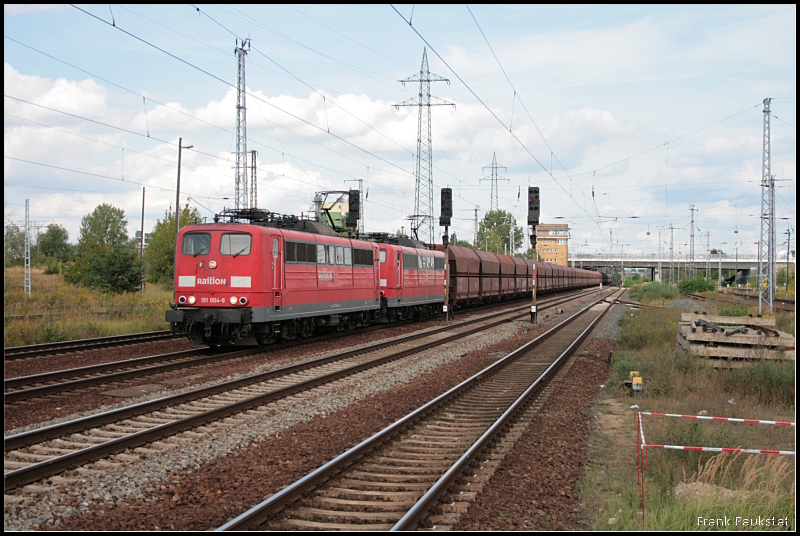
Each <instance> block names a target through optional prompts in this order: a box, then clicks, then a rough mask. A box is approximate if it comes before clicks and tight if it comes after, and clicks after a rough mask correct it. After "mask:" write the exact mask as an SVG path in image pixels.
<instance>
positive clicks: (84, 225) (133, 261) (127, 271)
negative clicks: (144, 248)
mask: <svg viewBox="0 0 800 536" xmlns="http://www.w3.org/2000/svg"><path fill="white" fill-rule="evenodd" d="M127 226H128V222H127V221H126V220H125V211H124V210H122V209H121V208H117V207H114V206H111V205H107V204H105V203H104V204H102V205H99V206H98V207H97V208H95V209H94V211H92V213H91V214H89V215H87V216H84V217H83V219H81V231H80V236H79V237H78V245H77V247H76V258H75V262H74V263H73V264H72V266H69V267H68V268H67V269H66V270H65V271H64V279H66V280H67V281H68V282H70V283H74V284H81V285H85V286H89V287H95V288H100V289H102V290H107V291H114V292H127V291H131V290H135V288H136V287H138V284H139V282H140V281H141V276H142V267H141V262H140V261H139V259H138V258H137V256H136V255H135V251H136V250H135V243H134V241H132V240H129V239H128V233H127ZM131 280H136V284H135V285H133V286H131V284H130V281H131Z"/></svg>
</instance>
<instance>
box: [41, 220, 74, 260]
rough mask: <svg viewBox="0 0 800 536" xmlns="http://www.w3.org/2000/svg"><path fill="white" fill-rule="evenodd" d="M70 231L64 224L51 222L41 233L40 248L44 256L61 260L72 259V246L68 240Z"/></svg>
mask: <svg viewBox="0 0 800 536" xmlns="http://www.w3.org/2000/svg"><path fill="white" fill-rule="evenodd" d="M68 239H69V232H68V231H67V230H66V229H65V228H64V227H62V226H60V225H57V224H55V223H51V224H50V225H48V226H47V230H46V231H45V232H44V233H42V234H41V235H39V241H38V244H37V245H38V250H39V254H40V255H42V256H44V257H52V258H54V259H56V260H59V261H61V262H65V261H68V260H70V258H71V257H72V247H71V246H70V245H69V243H68V242H67V240H68Z"/></svg>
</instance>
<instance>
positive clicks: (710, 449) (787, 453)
mask: <svg viewBox="0 0 800 536" xmlns="http://www.w3.org/2000/svg"><path fill="white" fill-rule="evenodd" d="M643 446H645V447H646V448H649V449H672V450H698V451H702V452H744V453H746V454H780V455H783V456H794V455H795V453H794V451H793V450H767V449H762V450H758V449H731V448H725V447H722V448H719V447H686V446H679V445H647V444H644V443H643Z"/></svg>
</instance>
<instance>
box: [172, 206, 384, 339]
mask: <svg viewBox="0 0 800 536" xmlns="http://www.w3.org/2000/svg"><path fill="white" fill-rule="evenodd" d="M299 224H303V225H302V226H303V227H306V228H311V227H314V224H313V222H299ZM313 230H314V231H316V232H314V233H310V232H302V231H297V230H291V229H282V228H279V227H271V226H267V225H266V224H261V225H258V224H255V225H254V224H249V223H238V222H237V223H218V222H217V223H213V224H203V225H190V226H187V227H184V228H183V229H181V230H180V233H179V234H178V244H180V248H179V249H178V252H177V259H176V262H175V301H176V303H175V304H174V308H173V310H171V311H167V314H166V319H167V321H168V322H170V328H171V330H172V331H173V333H184V334H186V335H188V336H190V337H191V338H192V339H193V340H194V341H195V342H198V343H201V342H205V343H209V344H223V343H237V344H248V343H249V344H255V343H258V344H268V343H270V342H273V341H275V340H276V338H278V337H280V338H282V339H294V338H296V337H298V336H301V337H308V336H310V335H311V334H312V333H313V331H314V328H315V327H317V326H334V327H337V328H338V329H344V328H352V327H356V326H358V325H367V324H369V323H371V322H373V321H374V320H375V318H377V317H378V316H379V314H380V309H381V301H380V296H379V294H378V247H377V244H373V243H371V242H366V241H363V240H353V239H349V238H340V237H338V236H335V234H334V233H333V232H332V231H330V230H329V229H328V228H326V227H325V226H321V225H317V226H316V227H314V229H313Z"/></svg>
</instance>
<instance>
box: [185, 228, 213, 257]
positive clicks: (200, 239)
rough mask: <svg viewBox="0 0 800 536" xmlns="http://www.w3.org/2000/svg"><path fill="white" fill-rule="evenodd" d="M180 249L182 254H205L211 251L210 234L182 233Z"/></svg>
mask: <svg viewBox="0 0 800 536" xmlns="http://www.w3.org/2000/svg"><path fill="white" fill-rule="evenodd" d="M181 251H182V252H183V254H184V255H192V256H195V255H205V254H206V253H209V252H210V251H211V235H210V234H208V233H188V234H185V235H183V246H182V248H181Z"/></svg>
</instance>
